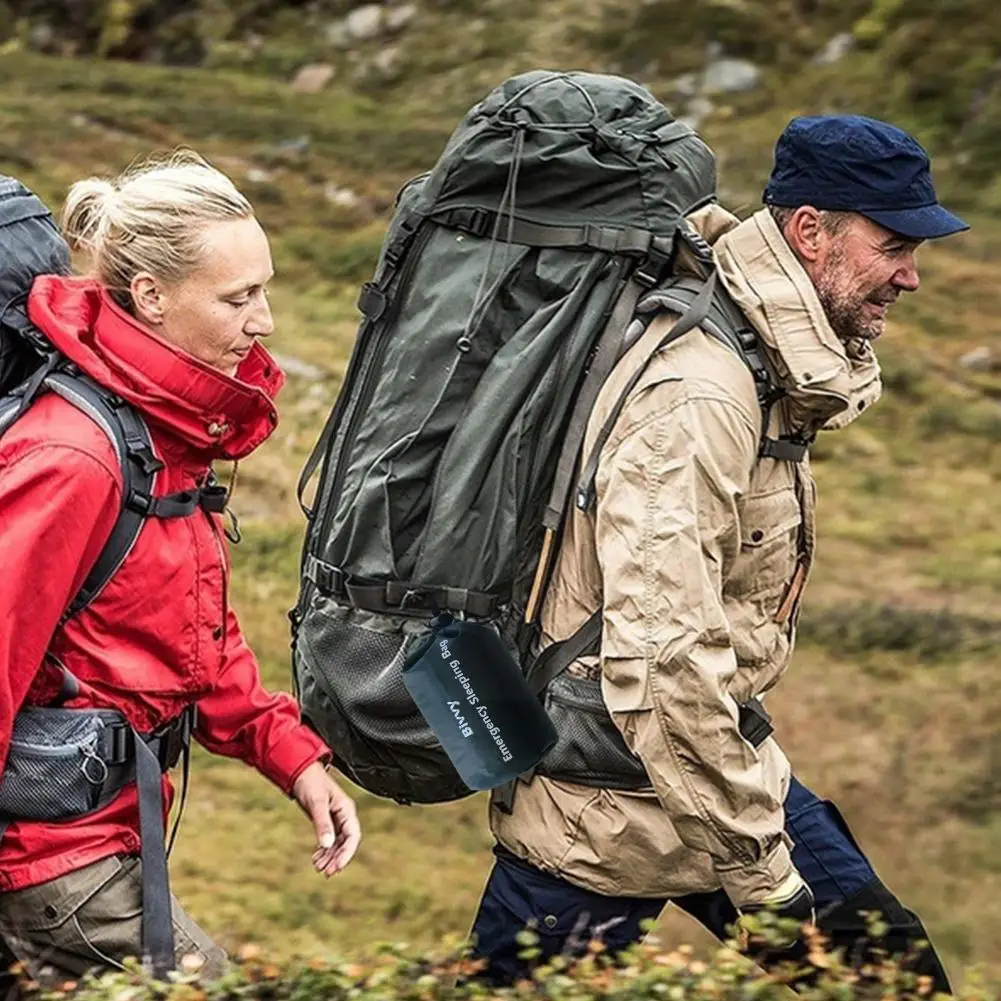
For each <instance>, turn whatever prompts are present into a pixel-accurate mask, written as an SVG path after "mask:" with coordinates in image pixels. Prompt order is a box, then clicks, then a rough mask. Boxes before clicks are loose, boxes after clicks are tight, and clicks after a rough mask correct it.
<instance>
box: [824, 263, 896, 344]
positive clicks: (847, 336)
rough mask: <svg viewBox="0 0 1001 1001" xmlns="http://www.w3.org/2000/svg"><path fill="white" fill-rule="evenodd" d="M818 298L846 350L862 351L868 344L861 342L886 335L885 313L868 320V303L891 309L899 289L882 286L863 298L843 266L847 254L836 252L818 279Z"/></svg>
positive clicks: (828, 320)
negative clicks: (855, 289)
mask: <svg viewBox="0 0 1001 1001" xmlns="http://www.w3.org/2000/svg"><path fill="white" fill-rule="evenodd" d="M816 288H817V298H818V299H820V305H821V306H823V308H824V314H825V315H826V316H827V322H828V323H830V325H831V329H832V330H833V331H834V333H835V334H836V335H837V337H838V340H840V341H841V342H842V343H843V344H845V345H846V347H849V348H856V349H861V350H862V352H863V353H864V352H865V350H867V345H866V344H862V345H860V344H859V343H858V342H859V341H866V342H867V341H872V340H874V339H875V338H877V337H879V335H880V334H881V333H882V332H883V324H884V322H885V314H884V315H883V316H878V315H877V316H872V317H868V316H866V313H865V306H866V304H867V303H873V304H877V305H886V306H889V305H890V303H892V302H894V301H896V298H897V295H898V294H899V293H898V290H897V289H895V288H894V287H893V286H892V285H881V286H880V287H879V288H877V289H875V290H874V291H872V292H869V293H868V294H866V295H860V294H859V293H858V292H855V291H853V290H852V288H851V281H850V279H849V277H848V275H847V274H846V269H845V267H844V255H843V254H841V253H840V252H839V251H838V250H835V251H834V252H833V253H832V254H831V256H830V258H829V259H828V261H827V266H826V267H825V268H824V271H823V273H822V274H821V275H820V277H819V278H818V279H817V283H816Z"/></svg>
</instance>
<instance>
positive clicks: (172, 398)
mask: <svg viewBox="0 0 1001 1001" xmlns="http://www.w3.org/2000/svg"><path fill="white" fill-rule="evenodd" d="M28 316H29V317H30V319H31V322H32V323H34V324H35V326H37V327H38V328H39V330H41V331H42V333H44V334H45V336H46V337H47V338H48V339H49V340H50V341H51V342H52V344H53V345H54V346H55V347H56V348H57V349H58V350H59V351H61V352H62V353H63V354H64V355H65V356H66V357H67V358H69V359H70V360H71V361H72V362H74V363H75V364H76V365H78V366H79V367H80V369H81V370H82V371H84V372H85V373H86V374H87V375H89V376H90V377H91V378H92V379H94V380H95V381H96V382H99V383H100V384H101V385H102V386H105V387H107V388H108V389H110V390H111V391H112V392H113V393H116V394H117V395H118V396H121V397H122V399H124V400H126V401H127V402H129V403H131V404H132V405H133V406H134V407H136V409H137V410H139V411H140V413H142V415H143V417H144V418H146V420H147V421H148V422H149V423H150V424H155V425H158V426H159V427H160V428H161V429H162V430H164V431H166V432H167V433H169V434H172V435H174V436H176V437H178V438H181V439H182V440H184V441H185V442H186V443H187V444H189V445H190V446H191V447H192V448H193V450H194V451H196V452H198V453H200V456H201V457H203V458H204V459H205V460H207V461H211V460H212V459H241V458H243V457H244V456H246V455H249V454H250V453H251V452H252V451H253V450H254V449H255V448H257V446H258V445H260V444H261V442H263V441H264V440H265V439H266V438H267V437H268V436H269V435H270V434H271V432H272V431H273V430H274V429H275V426H276V425H277V423H278V412H277V410H276V409H275V404H274V397H275V396H276V395H277V393H278V390H279V389H280V388H281V386H282V384H283V382H284V381H285V377H284V376H283V374H282V372H281V370H280V369H279V367H278V365H277V364H276V362H275V361H274V359H273V358H272V357H271V355H270V354H268V352H267V351H266V350H265V349H264V348H263V347H262V346H261V345H260V344H259V343H258V344H255V345H254V347H253V349H252V350H251V352H250V354H248V355H247V357H246V358H245V359H244V360H243V362H242V363H241V365H240V367H239V369H238V370H237V373H236V376H234V377H230V376H228V375H224V374H223V373H222V372H219V371H218V370H217V369H214V368H212V367H211V366H209V365H206V364H205V363H204V362H202V361H199V360H198V359H197V358H194V357H192V356H191V355H189V354H188V353H187V352H185V351H182V350H181V349H180V348H178V347H175V346H174V345H173V344H171V343H169V342H168V341H165V340H164V339H163V338H162V337H159V336H157V335H156V334H155V333H154V332H153V331H152V330H150V329H149V328H148V327H146V326H145V325H143V324H142V323H140V322H139V321H138V320H136V319H135V317H133V316H131V315H129V313H127V312H126V311H125V310H124V309H122V308H121V307H120V306H119V305H118V304H117V303H116V302H115V301H114V300H113V299H112V298H111V297H110V296H109V295H108V293H107V291H106V290H105V289H104V287H103V286H102V285H101V284H100V283H99V282H97V281H95V280H93V279H89V278H67V277H62V276H59V275H43V276H41V277H39V278H37V279H36V280H35V282H34V285H33V286H32V289H31V295H30V297H29V299H28Z"/></svg>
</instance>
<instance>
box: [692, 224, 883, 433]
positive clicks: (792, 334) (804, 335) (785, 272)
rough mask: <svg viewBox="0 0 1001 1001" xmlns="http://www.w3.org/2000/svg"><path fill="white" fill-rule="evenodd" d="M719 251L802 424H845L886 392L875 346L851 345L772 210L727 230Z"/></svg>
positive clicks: (723, 271) (726, 276)
mask: <svg viewBox="0 0 1001 1001" xmlns="http://www.w3.org/2000/svg"><path fill="white" fill-rule="evenodd" d="M692 221H693V223H695V225H697V226H699V222H700V220H695V219H693V220H692ZM699 228H700V229H701V226H699ZM713 250H714V252H715V255H716V261H717V265H718V267H719V273H720V276H721V278H722V279H723V282H724V284H725V285H726V287H727V289H728V290H729V292H730V294H731V295H732V296H733V298H734V300H735V301H736V303H737V304H738V305H739V306H740V307H741V309H742V310H743V311H744V314H745V315H746V316H747V318H748V319H749V320H750V321H751V323H752V324H753V325H754V327H755V329H756V330H757V331H758V333H759V334H760V335H761V338H762V340H763V342H764V344H765V347H766V349H767V350H768V354H769V357H770V358H771V360H772V362H773V364H774V365H775V368H776V371H777V374H778V376H779V379H780V381H781V383H782V386H783V388H784V389H785V390H786V391H787V393H788V394H789V395H788V397H787V401H788V407H789V416H790V418H791V420H792V421H793V423H794V424H795V425H796V426H797V427H805V428H807V429H813V428H818V427H824V428H828V429H830V428H840V427H844V426H846V425H847V424H850V423H851V422H852V421H853V420H854V419H855V418H856V417H858V416H859V414H860V413H862V411H864V410H867V409H868V408H869V407H870V406H872V404H874V403H875V402H876V400H878V399H879V396H880V393H881V392H882V384H881V382H880V377H879V365H878V363H877V361H876V357H875V355H874V354H873V351H872V348H871V347H870V345H869V344H868V343H867V342H858V343H857V344H852V345H850V346H849V348H848V350H846V348H845V346H844V345H843V344H842V342H841V341H840V340H839V339H838V338H837V336H836V335H835V333H834V331H833V330H832V329H831V325H830V324H829V323H828V322H827V317H826V316H825V315H824V310H823V307H822V306H821V304H820V300H819V299H818V298H817V293H816V290H815V289H814V286H813V282H812V281H811V280H810V277H809V275H807V273H806V271H804V270H803V267H802V265H801V264H800V263H799V261H798V260H797V258H796V256H795V254H794V253H793V252H792V250H791V248H790V247H789V245H788V244H787V243H786V241H785V237H783V235H782V233H781V231H780V230H779V228H778V226H777V225H776V223H775V221H774V220H773V219H772V217H771V214H770V213H769V212H768V211H767V210H766V209H762V210H761V211H760V212H758V213H756V214H755V215H753V216H752V217H751V218H750V219H747V220H745V221H744V222H742V223H740V224H739V225H737V226H735V227H733V228H732V229H729V230H728V231H727V232H725V233H723V235H722V236H720V237H719V239H717V240H716V241H715V242H714V243H713Z"/></svg>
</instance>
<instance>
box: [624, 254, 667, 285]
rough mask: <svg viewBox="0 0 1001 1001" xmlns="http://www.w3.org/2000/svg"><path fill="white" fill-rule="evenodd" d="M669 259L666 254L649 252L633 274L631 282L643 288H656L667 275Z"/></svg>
mask: <svg viewBox="0 0 1001 1001" xmlns="http://www.w3.org/2000/svg"><path fill="white" fill-rule="evenodd" d="M670 263H671V258H670V257H668V256H667V254H662V253H659V252H658V251H656V250H650V251H648V252H647V254H646V256H645V257H644V258H643V260H641V261H640V263H639V264H638V265H637V266H636V270H635V271H634V272H633V280H634V281H637V282H639V283H640V285H642V286H643V287H644V288H656V287H657V286H658V285H659V284H660V283H661V281H662V280H663V278H664V275H665V274H666V273H667V269H668V266H669V265H670Z"/></svg>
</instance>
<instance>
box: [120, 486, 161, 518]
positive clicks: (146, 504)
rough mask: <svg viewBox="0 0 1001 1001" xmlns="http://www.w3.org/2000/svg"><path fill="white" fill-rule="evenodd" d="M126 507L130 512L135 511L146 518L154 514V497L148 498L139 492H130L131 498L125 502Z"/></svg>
mask: <svg viewBox="0 0 1001 1001" xmlns="http://www.w3.org/2000/svg"><path fill="white" fill-rule="evenodd" d="M125 506H126V507H127V508H128V509H129V510H130V511H135V512H136V514H141V515H143V517H146V516H148V515H149V514H150V512H152V510H153V506H154V501H153V498H152V497H147V496H146V494H141V493H139V491H138V490H132V491H130V492H129V498H128V500H127V501H126V502H125Z"/></svg>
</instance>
